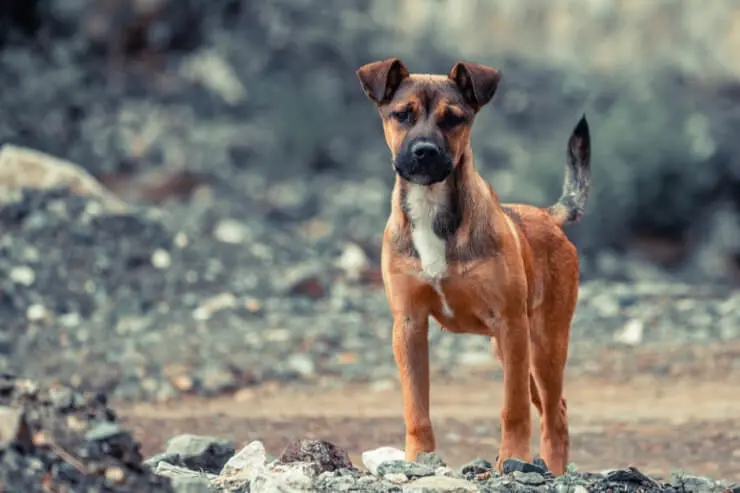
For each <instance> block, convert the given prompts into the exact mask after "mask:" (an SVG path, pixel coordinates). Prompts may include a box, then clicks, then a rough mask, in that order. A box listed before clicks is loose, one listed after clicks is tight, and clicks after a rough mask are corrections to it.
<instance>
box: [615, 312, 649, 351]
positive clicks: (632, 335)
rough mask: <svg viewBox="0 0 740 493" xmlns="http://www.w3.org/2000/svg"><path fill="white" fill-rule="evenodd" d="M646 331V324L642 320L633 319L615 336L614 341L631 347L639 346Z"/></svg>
mask: <svg viewBox="0 0 740 493" xmlns="http://www.w3.org/2000/svg"><path fill="white" fill-rule="evenodd" d="M644 330H645V324H644V323H643V321H642V320H639V319H636V318H635V319H632V320H630V321H629V322H627V324H626V325H625V326H624V328H623V329H622V330H620V331H619V332H617V333H615V334H614V341H615V342H619V343H621V344H627V345H629V346H637V345H638V344H640V343H641V342H642V335H643V332H644Z"/></svg>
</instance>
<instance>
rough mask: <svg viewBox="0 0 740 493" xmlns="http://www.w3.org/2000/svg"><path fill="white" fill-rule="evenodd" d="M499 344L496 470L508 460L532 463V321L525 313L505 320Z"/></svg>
mask: <svg viewBox="0 0 740 493" xmlns="http://www.w3.org/2000/svg"><path fill="white" fill-rule="evenodd" d="M505 322H506V325H505V327H504V329H503V330H502V331H501V332H500V334H499V341H498V344H499V346H500V349H501V357H502V363H503V368H504V405H503V409H502V410H501V447H500V449H499V454H498V461H497V463H496V468H497V469H498V470H499V471H501V467H502V465H503V462H504V461H505V460H506V459H509V458H518V459H521V460H525V461H530V460H531V457H530V443H529V440H530V436H531V427H532V424H531V415H530V409H529V406H530V403H529V399H530V397H529V393H530V390H529V319H528V317H527V316H526V314H525V313H516V314H513V315H510V316H507V317H505Z"/></svg>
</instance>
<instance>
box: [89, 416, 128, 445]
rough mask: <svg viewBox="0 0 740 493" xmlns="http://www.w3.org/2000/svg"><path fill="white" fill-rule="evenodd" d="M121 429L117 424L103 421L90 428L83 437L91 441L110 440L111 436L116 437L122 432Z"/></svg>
mask: <svg viewBox="0 0 740 493" xmlns="http://www.w3.org/2000/svg"><path fill="white" fill-rule="evenodd" d="M124 433H125V432H124V431H123V429H122V428H121V427H120V426H119V425H118V424H117V423H112V422H110V421H105V422H103V423H100V424H98V425H97V426H95V427H94V428H91V429H90V430H89V431H88V432H87V433H85V439H86V440H90V441H92V442H101V441H104V440H110V439H111V438H114V437H117V436H119V435H122V434H124Z"/></svg>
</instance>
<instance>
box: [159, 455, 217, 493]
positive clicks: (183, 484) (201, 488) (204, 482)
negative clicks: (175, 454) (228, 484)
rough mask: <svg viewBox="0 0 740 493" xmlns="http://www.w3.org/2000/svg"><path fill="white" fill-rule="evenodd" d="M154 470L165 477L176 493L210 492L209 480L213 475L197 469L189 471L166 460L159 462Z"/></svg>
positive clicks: (213, 477) (212, 478)
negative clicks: (168, 479)
mask: <svg viewBox="0 0 740 493" xmlns="http://www.w3.org/2000/svg"><path fill="white" fill-rule="evenodd" d="M155 472H156V473H157V474H158V475H160V476H164V477H167V478H170V483H171V484H172V487H173V489H174V490H175V492H176V493H210V492H212V491H213V489H212V488H211V481H213V480H214V479H215V476H213V475H208V474H205V473H202V472H198V471H191V470H190V469H186V468H183V467H177V466H174V465H172V464H168V463H167V462H160V463H159V464H158V465H157V468H156V470H155Z"/></svg>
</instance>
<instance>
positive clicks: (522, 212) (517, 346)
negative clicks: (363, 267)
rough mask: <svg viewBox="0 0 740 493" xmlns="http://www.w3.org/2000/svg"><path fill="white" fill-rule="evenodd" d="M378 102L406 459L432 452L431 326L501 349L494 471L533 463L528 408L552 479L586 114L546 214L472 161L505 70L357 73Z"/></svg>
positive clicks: (559, 470)
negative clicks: (477, 125) (475, 128)
mask: <svg viewBox="0 0 740 493" xmlns="http://www.w3.org/2000/svg"><path fill="white" fill-rule="evenodd" d="M357 76H358V78H359V79H360V82H361V86H362V89H363V91H364V93H365V94H366V96H367V97H368V98H370V99H371V100H372V101H374V102H375V103H376V105H377V108H378V111H379V113H380V116H381V118H382V121H383V130H384V133H385V138H386V142H387V144H388V147H389V148H390V151H391V154H392V157H393V167H394V169H395V171H396V174H397V177H396V184H395V187H394V189H393V194H392V206H391V215H390V217H389V219H388V223H387V225H386V229H385V233H384V236H383V247H382V271H383V282H384V284H385V292H386V296H387V298H388V303H389V305H390V309H391V313H392V315H393V353H394V356H395V359H396V363H397V365H398V369H399V372H400V377H401V386H402V394H403V404H404V422H405V426H406V457H407V459H409V460H415V459H416V456H417V454H418V453H419V452H428V451H433V450H434V449H435V438H434V432H433V430H432V424H431V419H430V415H429V352H428V323H429V316H430V315H431V316H432V317H434V319H435V320H437V321H438V322H439V323H440V325H441V326H442V327H444V328H445V329H446V330H448V331H450V332H454V333H469V334H479V335H483V336H487V337H491V338H492V341H495V343H496V344H495V345H494V346H495V348H496V349H495V351H496V355H497V357H498V359H499V360H500V361H501V363H502V365H503V369H504V405H503V409H502V411H501V429H502V440H501V446H500V449H499V454H498V460H497V464H496V467H497V469H498V470H501V465H502V464H503V461H504V460H505V459H508V458H512V457H516V458H520V459H522V460H527V461H529V460H531V459H532V458H531V455H530V445H529V440H530V435H531V417H530V408H529V405H530V401H531V402H532V404H534V406H535V408H536V409H537V412H538V413H539V416H540V420H541V436H540V453H541V455H542V458H543V459H544V460H545V462H546V463H547V466H548V467H549V469H550V470H551V471H552V472H553V473H554V474H557V475H561V474H563V473H564V471H565V468H566V466H567V464H568V454H569V434H568V420H567V411H566V402H565V398H564V397H563V373H564V370H565V365H566V360H567V356H568V342H569V337H570V324H571V319H572V317H573V312H574V310H575V306H576V300H577V297H578V283H579V272H578V254H577V252H576V248H575V247H574V245H573V244H572V243H571V242H570V241H569V240H568V238H567V237H566V236H565V234H564V233H563V231H562V229H561V228H562V227H563V226H564V225H566V224H569V223H573V222H576V221H578V220H579V219H580V218H581V216H582V215H583V209H584V206H585V204H586V200H587V198H588V191H589V185H590V136H589V129H588V124H587V122H586V119H585V115H584V116H583V117H582V118H581V120H580V121H579V122H578V124H577V125H576V127H575V129H574V130H573V133H572V135H571V137H570V141H569V143H568V162H567V167H566V174H565V183H564V185H563V193H562V196H561V197H560V199H559V200H558V202H557V203H556V204H555V205H553V206H552V207H550V208H548V209H540V208H537V207H534V206H530V205H520V204H502V203H500V202H499V199H498V196H497V195H496V193H495V192H494V191H493V189H492V188H491V186H490V185H489V184H488V183H487V182H486V181H485V180H484V179H483V178H482V177H481V176H480V174H478V172H477V171H476V169H475V166H474V164H473V156H472V152H471V147H470V129H471V126H472V125H473V120H474V118H475V115H476V114H477V113H478V112H479V111H480V109H481V108H482V107H483V106H484V105H485V104H486V103H488V102H489V101H490V100H491V98H492V97H493V95H494V93H495V92H496V88H497V86H498V83H499V80H500V77H501V76H500V73H499V72H498V71H497V70H494V69H492V68H490V67H486V66H484V65H479V64H475V63H467V62H458V63H456V64H455V65H454V66H453V67H452V70H451V71H450V73H449V74H448V75H428V74H409V72H408V70H407V69H406V67H405V66H404V64H403V62H401V61H400V60H399V59H397V58H391V59H388V60H384V61H379V62H374V63H369V64H367V65H363V66H362V67H360V68H359V69H358V70H357Z"/></svg>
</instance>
